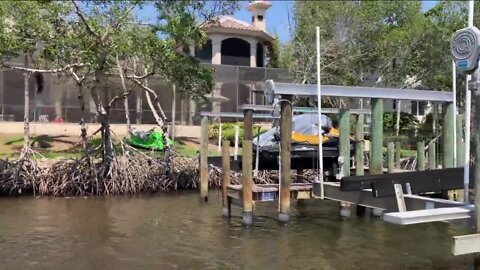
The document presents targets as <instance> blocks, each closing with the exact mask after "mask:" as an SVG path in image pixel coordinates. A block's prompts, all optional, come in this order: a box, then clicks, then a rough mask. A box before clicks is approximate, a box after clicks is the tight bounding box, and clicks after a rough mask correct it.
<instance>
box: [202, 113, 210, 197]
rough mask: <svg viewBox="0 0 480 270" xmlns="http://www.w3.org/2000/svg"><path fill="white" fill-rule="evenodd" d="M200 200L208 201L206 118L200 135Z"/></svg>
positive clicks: (203, 120) (203, 119)
mask: <svg viewBox="0 0 480 270" xmlns="http://www.w3.org/2000/svg"><path fill="white" fill-rule="evenodd" d="M200 138H201V141H200V199H201V200H203V201H205V202H207V201H208V164H207V158H208V118H207V117H206V116H204V117H203V118H202V122H201V134H200Z"/></svg>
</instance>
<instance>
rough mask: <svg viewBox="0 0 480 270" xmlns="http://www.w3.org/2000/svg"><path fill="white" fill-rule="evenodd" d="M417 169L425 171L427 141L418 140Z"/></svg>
mask: <svg viewBox="0 0 480 270" xmlns="http://www.w3.org/2000/svg"><path fill="white" fill-rule="evenodd" d="M417 170H419V171H425V142H417Z"/></svg>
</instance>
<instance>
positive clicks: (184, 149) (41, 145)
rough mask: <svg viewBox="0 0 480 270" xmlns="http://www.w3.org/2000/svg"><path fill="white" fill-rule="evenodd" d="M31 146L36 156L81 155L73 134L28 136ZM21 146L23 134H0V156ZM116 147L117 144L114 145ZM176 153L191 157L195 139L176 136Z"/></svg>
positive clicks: (12, 153)
mask: <svg viewBox="0 0 480 270" xmlns="http://www.w3.org/2000/svg"><path fill="white" fill-rule="evenodd" d="M30 140H31V143H32V146H33V148H34V150H35V151H36V152H38V153H39V154H40V155H39V156H37V158H47V159H59V158H79V157H81V155H82V152H81V151H82V150H81V146H80V144H78V143H79V142H80V138H79V137H74V136H43V135H41V136H32V137H31V138H30ZM100 142H101V140H100V138H93V139H92V140H90V142H89V144H90V145H92V146H97V145H99V144H100ZM22 146H23V135H2V134H0V158H18V157H19V156H20V151H21V149H22ZM116 148H117V149H118V148H119V146H117V147H116ZM173 148H174V149H175V150H176V151H177V152H178V153H180V154H181V155H183V156H187V157H193V156H195V155H196V154H197V152H198V151H199V150H200V145H199V144H198V142H197V141H195V140H191V139H187V138H178V139H175V142H174V147H173ZM215 149H216V148H215V147H214V146H213V145H210V147H209V155H211V156H215V155H218V153H217V151H216V150H215ZM139 150H140V151H143V152H146V153H150V152H151V151H150V150H147V149H139ZM157 153H160V152H157Z"/></svg>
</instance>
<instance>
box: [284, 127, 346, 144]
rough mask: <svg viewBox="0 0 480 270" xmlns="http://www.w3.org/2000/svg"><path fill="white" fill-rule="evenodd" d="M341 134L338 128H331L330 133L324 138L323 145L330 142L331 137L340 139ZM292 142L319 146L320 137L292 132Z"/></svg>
mask: <svg viewBox="0 0 480 270" xmlns="http://www.w3.org/2000/svg"><path fill="white" fill-rule="evenodd" d="M339 135H340V132H339V130H338V129H336V128H331V129H330V131H329V132H328V133H327V134H326V135H323V136H322V143H326V142H328V141H329V140H330V137H338V136H339ZM292 141H293V142H298V143H309V144H316V145H318V135H310V134H304V133H300V132H295V131H294V132H292Z"/></svg>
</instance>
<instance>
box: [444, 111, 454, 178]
mask: <svg viewBox="0 0 480 270" xmlns="http://www.w3.org/2000/svg"><path fill="white" fill-rule="evenodd" d="M453 109H454V107H453V103H451V102H449V103H447V104H444V107H443V127H442V165H443V166H442V168H444V169H445V168H453V167H454V163H453V144H454V139H453V133H454V132H455V127H454V126H453V117H454V110H453Z"/></svg>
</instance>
